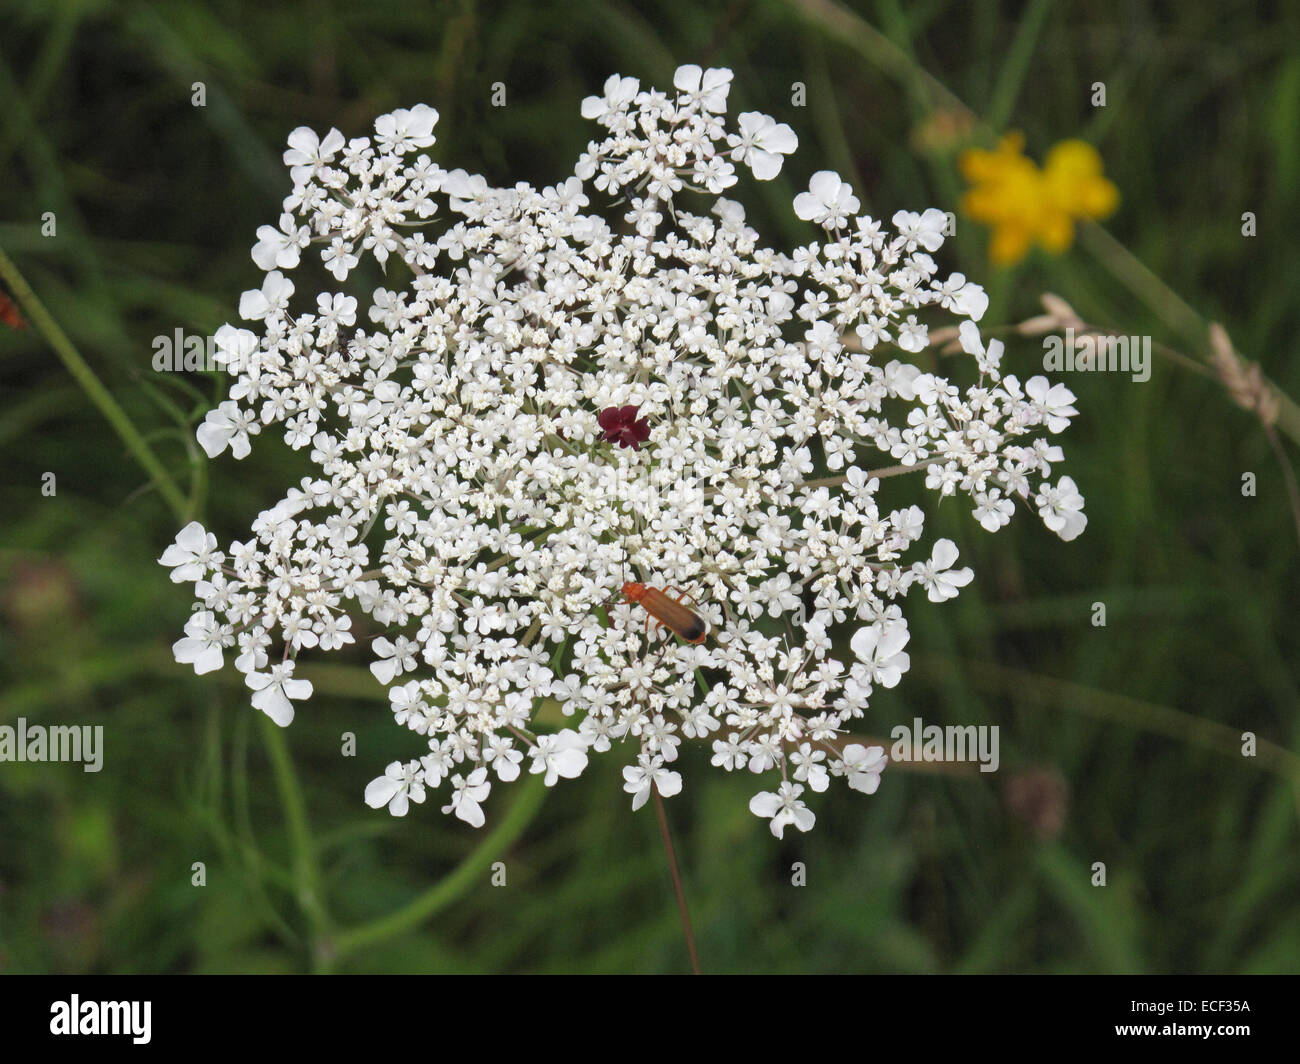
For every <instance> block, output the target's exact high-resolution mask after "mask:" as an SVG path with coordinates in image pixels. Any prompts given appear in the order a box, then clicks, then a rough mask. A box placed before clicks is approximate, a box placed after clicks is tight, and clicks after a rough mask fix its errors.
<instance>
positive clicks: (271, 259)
mask: <svg viewBox="0 0 1300 1064" xmlns="http://www.w3.org/2000/svg"><path fill="white" fill-rule="evenodd" d="M309 239H310V234H309V232H308V230H307V228H306V227H305V226H299V225H295V224H294V220H293V215H292V214H282V215H280V228H279V229H275V228H272V227H271V226H269V225H264V226H261V227H260V228H259V229H258V230H257V243H256V244H255V245H254V246H253V261H254V262H255V263H257V266H258V269H261V270H271V269H277V268H278V269H281V270H292V269H293V268H294V267H295V266H297V265H298V260H299V258H300V257H301V254H302V249H303V248H305V247H306V246H307V242H308V240H309Z"/></svg>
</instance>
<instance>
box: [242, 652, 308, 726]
mask: <svg viewBox="0 0 1300 1064" xmlns="http://www.w3.org/2000/svg"><path fill="white" fill-rule="evenodd" d="M293 668H294V662H292V661H284V662H281V663H280V664H279V665H272V666H271V671H270V672H250V673H248V674H247V675H246V676H245V677H244V682H245V683H246V684H248V686H249V687H250V688H252V690H253V692H254V693H253V707H254V708H255V709H260V710H261V711H262V712H263V713H265V714H266V715H267V716H268V717H270V718H271V719H272V720H273V721H275V723H276V724H278V725H280V727H281V728H285V727H288V725H289V722H290V721H292V720H293V703H292V702H291V701H290V699H297V700H298V701H300V702H301V701H303V700H304V699H307V698H310V697H311V691H312V688H311V681H310V680H295V679H294V678H293Z"/></svg>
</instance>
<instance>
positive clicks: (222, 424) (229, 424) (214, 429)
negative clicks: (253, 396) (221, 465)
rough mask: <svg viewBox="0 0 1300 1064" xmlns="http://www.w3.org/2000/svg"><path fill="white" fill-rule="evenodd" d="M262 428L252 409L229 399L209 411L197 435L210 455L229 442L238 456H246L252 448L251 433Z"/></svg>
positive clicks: (231, 448)
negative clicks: (246, 408) (247, 408)
mask: <svg viewBox="0 0 1300 1064" xmlns="http://www.w3.org/2000/svg"><path fill="white" fill-rule="evenodd" d="M261 431H262V426H261V425H259V424H258V423H257V416H256V415H255V414H254V413H253V412H252V411H251V410H245V409H244V408H243V407H241V406H240V405H239V404H238V403H237V402H235V401H234V400H233V399H227V400H226V401H225V402H223V403H222V404H221V405H220V406H218V407H217V408H216V409H215V410H209V411H208V413H207V416H206V417H205V418H204V419H203V424H202V425H200V426H199V427H198V430H197V431H196V432H195V434H194V435H195V436H196V437H197V439H198V441H199V446H200V447H202V448H203V450H204V452H205V453H206V454H207V456H208V457H209V458H216V457H217V455H219V454H220V453H221V452H222V451H224V450H225V449H226V447H227V446H229V447H230V453H231V454H232V455H234V456H235V457H236V458H247V457H248V454H249V452H250V451H251V450H252V449H253V448H252V443H251V442H250V441H249V437H250V436H256V435H257V434H258V433H259V432H261Z"/></svg>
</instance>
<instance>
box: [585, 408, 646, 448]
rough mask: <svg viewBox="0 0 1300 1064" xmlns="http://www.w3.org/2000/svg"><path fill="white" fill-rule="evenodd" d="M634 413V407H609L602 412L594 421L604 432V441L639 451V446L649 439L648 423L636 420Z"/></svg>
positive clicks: (639, 419) (640, 419) (641, 419)
mask: <svg viewBox="0 0 1300 1064" xmlns="http://www.w3.org/2000/svg"><path fill="white" fill-rule="evenodd" d="M636 412H637V407H635V406H611V407H607V408H606V409H604V410H602V411H601V412H600V414H599V415H598V416H597V418H596V420H597V421H598V422H599V423H600V427H601V428H602V429H603V430H604V431H605V435H604V439H605V441H606V442H607V443H617V444H618V445H619V446H620V447H631V448H632V450H634V451H639V450H640V449H641V444H643V443H645V441H646V440H648V439H649V438H650V421H649V419H648V418H638V417H637V416H636Z"/></svg>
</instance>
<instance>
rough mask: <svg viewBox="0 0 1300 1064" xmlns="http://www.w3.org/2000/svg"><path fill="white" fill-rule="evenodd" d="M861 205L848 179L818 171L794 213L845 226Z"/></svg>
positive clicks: (835, 226) (833, 226) (830, 226)
mask: <svg viewBox="0 0 1300 1064" xmlns="http://www.w3.org/2000/svg"><path fill="white" fill-rule="evenodd" d="M860 206H861V204H860V203H859V202H858V197H857V196H855V195H854V194H853V189H852V188H851V187H850V186H849V184H848V182H846V181H842V180H840V175H839V174H837V173H836V172H835V171H834V170H818V171H817V172H816V173H815V174H813V175H812V179H811V180H810V181H809V182H808V191H807V192H800V193H799V195H797V196H795V198H794V213H795V214H797V215H798V216H799V217H800V218H802V219H803V220H804V221H810V222H816V223H817V224H818V225H820V226H823V227H824V228H826V229H843V228H844V226H845V225H846V224H847V223H848V220H849V216H850V215H852V214H856V213H857V211H858V207H860ZM912 320H913V321H914V322H915V320H916V319H915V318H913V319H912ZM917 350H920V348H917Z"/></svg>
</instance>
